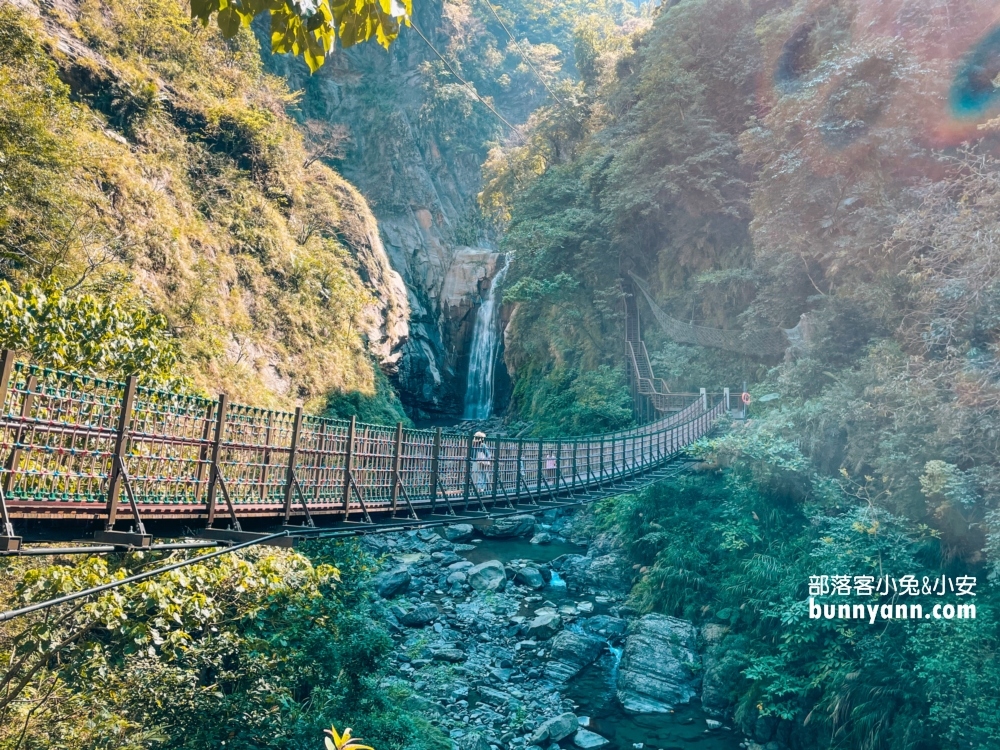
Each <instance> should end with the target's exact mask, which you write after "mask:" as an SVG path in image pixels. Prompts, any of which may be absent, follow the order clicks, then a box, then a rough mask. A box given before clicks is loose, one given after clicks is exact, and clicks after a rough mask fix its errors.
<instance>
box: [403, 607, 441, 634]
mask: <svg viewBox="0 0 1000 750" xmlns="http://www.w3.org/2000/svg"><path fill="white" fill-rule="evenodd" d="M439 614H440V613H439V612H438V608H437V607H435V606H434V605H433V604H431V603H430V602H424V603H423V604H418V605H417V606H416V607H414V608H413V609H411V610H410V611H409V612H404V613H403V614H402V616H401V617H399V624H400V625H406V626H407V627H409V628H422V627H423V626H424V625H429V624H430V623H432V622H434V621H435V620H436V619H437V618H438V615H439Z"/></svg>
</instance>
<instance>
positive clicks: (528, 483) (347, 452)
mask: <svg viewBox="0 0 1000 750" xmlns="http://www.w3.org/2000/svg"><path fill="white" fill-rule="evenodd" d="M727 396H728V394H710V393H706V392H702V393H699V394H692V395H690V396H689V398H688V403H687V405H686V406H685V407H684V408H682V409H680V410H679V411H676V412H675V413H673V414H670V415H667V416H664V417H662V418H660V419H657V420H655V421H653V422H650V423H649V424H646V425H643V426H641V427H637V428H634V429H630V430H622V431H618V432H612V433H608V434H604V435H594V436H589V437H572V438H565V439H555V440H532V439H508V438H505V437H500V436H491V437H486V438H485V439H481V438H479V439H477V438H476V437H475V436H474V435H473V434H469V435H464V434H455V433H449V432H444V431H442V430H441V429H437V430H418V429H408V428H404V427H403V425H402V424H398V425H396V427H395V428H392V427H385V426H381V425H369V424H361V423H358V422H356V421H355V420H354V419H352V420H350V421H343V420H335V419H325V418H322V417H318V416H314V415H310V414H305V413H304V412H303V411H302V409H301V408H298V409H296V410H295V411H294V412H283V411H275V410H268V409H260V408H256V407H253V406H247V405H243V404H235V403H231V402H230V401H229V400H228V398H227V397H226V396H225V395H223V396H220V397H219V398H218V399H215V400H210V399H205V398H199V397H196V396H188V395H182V394H178V393H170V392H166V391H161V390H156V389H151V388H147V387H145V386H143V385H140V384H139V381H138V378H136V377H134V376H133V377H130V378H128V379H127V380H126V381H125V382H115V381H111V380H105V379H101V378H95V377H91V376H87V375H82V374H78V373H72V372H61V371H57V370H52V369H46V368H41V367H37V366H33V365H29V364H25V363H22V362H17V361H15V358H14V355H13V353H12V352H10V351H4V352H3V353H2V355H0V406H2V410H0V460H2V461H3V464H2V469H0V514H2V517H0V522H2V528H0V532H2V534H0V550H3V551H4V552H6V553H7V554H10V553H14V554H17V553H18V552H19V551H20V550H19V548H20V547H21V542H22V540H23V539H25V538H39V539H53V538H57V535H58V534H59V533H61V534H63V535H66V534H70V535H71V536H75V537H76V538H80V536H81V535H84V534H86V535H87V536H88V537H89V539H91V540H92V541H93V542H95V543H105V544H108V545H110V546H111V547H113V548H119V547H124V548H128V547H134V548H143V547H150V546H152V544H153V533H152V532H153V531H154V530H158V529H164V530H170V529H178V528H183V529H184V532H185V533H184V535H185V536H190V537H192V538H195V539H205V540H215V541H226V542H231V543H237V542H244V541H250V540H252V539H253V538H255V537H256V536H262V535H263V532H261V531H248V530H246V528H254V529H267V530H273V529H274V528H282V529H286V530H292V531H294V530H297V529H301V530H305V529H311V528H317V526H324V527H340V528H343V529H344V530H345V531H347V532H350V533H364V532H365V531H368V530H371V529H375V528H385V527H387V526H388V527H399V528H411V527H414V526H421V525H437V524H444V523H460V522H473V523H479V524H481V523H484V522H489V520H491V519H493V518H495V517H498V516H502V515H507V514H515V513H524V512H529V513H530V512H537V511H540V510H545V509H549V508H553V507H561V506H565V505H570V504H576V503H580V502H590V501H593V500H596V499H599V498H602V497H608V496H611V495H615V494H620V493H622V492H625V491H629V490H631V489H636V488H638V487H640V486H643V485H645V484H648V483H650V482H653V481H656V480H657V479H660V478H663V477H664V476H666V475H668V474H669V473H670V472H671V470H672V469H673V470H676V468H677V467H676V466H675V464H676V463H677V461H678V459H679V458H680V457H681V456H682V454H683V450H684V448H685V446H687V445H689V444H690V443H692V442H693V441H695V440H697V439H698V438H700V437H702V436H703V435H705V434H706V433H708V432H709V431H710V430H711V429H712V427H713V425H714V424H715V422H716V421H717V420H718V418H719V417H720V416H721V415H722V414H723V412H724V411H725V410H726V408H727V406H728V404H727ZM245 527H246V528H245ZM158 535H160V534H158ZM170 535H171V536H178V534H176V533H171V534H170Z"/></svg>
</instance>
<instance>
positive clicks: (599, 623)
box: [583, 615, 628, 639]
mask: <svg viewBox="0 0 1000 750" xmlns="http://www.w3.org/2000/svg"><path fill="white" fill-rule="evenodd" d="M583 629H584V630H585V631H586V632H587V633H590V634H591V635H602V636H604V637H605V638H608V639H615V638H618V637H619V636H623V635H625V631H626V630H627V629H628V621H627V620H624V619H622V618H621V617H612V616H611V615H594V616H593V617H588V618H587V619H586V620H584V621H583Z"/></svg>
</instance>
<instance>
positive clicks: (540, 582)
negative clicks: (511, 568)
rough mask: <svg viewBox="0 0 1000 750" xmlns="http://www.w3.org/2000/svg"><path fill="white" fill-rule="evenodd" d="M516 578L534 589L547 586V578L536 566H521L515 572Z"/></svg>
mask: <svg viewBox="0 0 1000 750" xmlns="http://www.w3.org/2000/svg"><path fill="white" fill-rule="evenodd" d="M514 580H515V581H517V582H518V583H523V584H524V585H525V586H527V587H528V588H532V589H540V588H544V587H545V579H544V578H542V574H541V573H540V572H538V570H537V569H536V568H521V569H520V570H519V571H517V573H515V574H514Z"/></svg>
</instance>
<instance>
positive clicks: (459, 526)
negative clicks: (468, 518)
mask: <svg viewBox="0 0 1000 750" xmlns="http://www.w3.org/2000/svg"><path fill="white" fill-rule="evenodd" d="M475 531H476V530H475V529H474V528H473V527H472V524H471V523H456V524H452V525H451V526H445V527H444V528H442V529H441V533H442V534H444V538H445V539H447V540H448V541H449V542H466V541H468V540H469V539H472V535H473V534H474V533H475Z"/></svg>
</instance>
